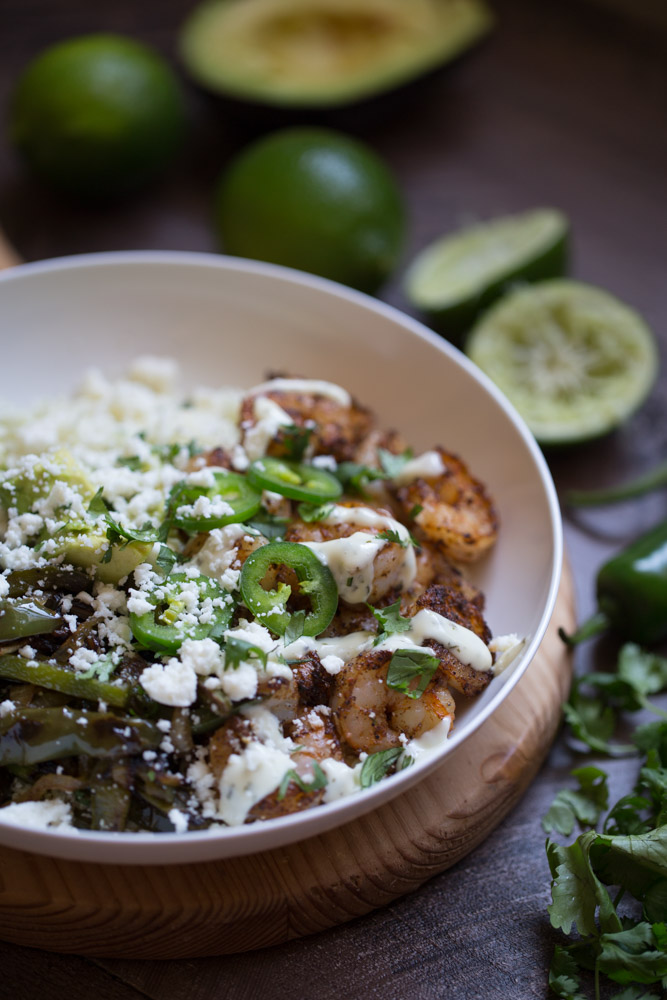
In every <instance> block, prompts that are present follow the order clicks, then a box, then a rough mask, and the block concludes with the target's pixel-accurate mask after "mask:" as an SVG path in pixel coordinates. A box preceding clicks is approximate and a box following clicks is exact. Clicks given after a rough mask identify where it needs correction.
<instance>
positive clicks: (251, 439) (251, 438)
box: [243, 396, 294, 462]
mask: <svg viewBox="0 0 667 1000" xmlns="http://www.w3.org/2000/svg"><path fill="white" fill-rule="evenodd" d="M254 413H255V420H256V423H255V424H253V425H252V426H251V427H247V428H245V427H244V432H245V433H244V438H243V447H244V449H245V452H246V455H247V456H248V458H249V459H250V461H251V462H254V461H255V459H257V458H262V456H263V455H265V454H266V449H267V447H268V445H269V442H270V441H273V439H274V438H275V437H276V435H277V434H278V431H279V430H280V428H281V427H289V426H290V425H291V424H293V423H294V421H293V420H292V418H291V417H290V415H289V413H285V411H284V410H283V408H282V406H278V404H277V403H276V402H274V400H273V399H269V398H268V396H258V397H257V399H256V400H255V403H254Z"/></svg>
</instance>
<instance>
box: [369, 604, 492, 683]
mask: <svg viewBox="0 0 667 1000" xmlns="http://www.w3.org/2000/svg"><path fill="white" fill-rule="evenodd" d="M411 621H412V624H411V626H410V629H409V630H408V631H407V632H400V633H398V634H396V635H392V636H389V638H388V639H385V640H384V641H383V642H381V643H380V644H379V645H378V646H376V649H390V650H396V649H409V648H411V647H420V646H422V645H423V643H424V642H426V640H427V639H433V640H435V641H436V642H439V643H440V644H441V645H442V646H444V647H445V648H446V649H449V650H450V651H451V652H452V653H453V654H454V656H455V657H456V658H457V660H460V661H461V663H465V664H466V665H467V666H469V667H472V668H473V670H479V671H480V672H484V671H486V670H490V669H491V666H492V662H493V657H492V656H491V653H490V651H489V649H488V647H487V646H486V645H485V643H484V642H483V641H482V640H481V639H480V637H479V636H478V635H476V634H475V633H474V632H473V631H472V630H471V629H469V628H465V626H463V625H458V624H457V623H456V622H452V621H450V620H449V618H445V617H443V615H439V614H438V613H437V611H431V610H430V608H422V610H421V611H418V612H417V614H416V615H415V616H414V618H412V619H411Z"/></svg>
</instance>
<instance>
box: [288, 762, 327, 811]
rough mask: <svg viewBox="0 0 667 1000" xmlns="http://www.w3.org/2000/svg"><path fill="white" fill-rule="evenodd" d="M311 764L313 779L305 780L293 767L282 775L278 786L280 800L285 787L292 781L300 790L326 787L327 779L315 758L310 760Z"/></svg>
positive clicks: (311, 790)
mask: <svg viewBox="0 0 667 1000" xmlns="http://www.w3.org/2000/svg"><path fill="white" fill-rule="evenodd" d="M312 764H313V780H312V781H306V779H305V778H302V777H301V775H300V774H297V772H296V771H295V770H294V769H290V770H289V771H287V772H286V773H285V775H284V776H283V780H282V781H281V782H280V788H279V789H278V800H279V801H280V800H282V799H284V798H285V796H286V795H287V789H288V787H289V785H290V783H291V782H292V781H293V782H294V784H295V785H298V787H299V788H300V789H301V791H302V792H317V791H319V790H320V788H326V786H327V784H328V779H327V776H326V774H325V773H324V771H323V770H322V768H321V767H320V765H319V764H318V763H317V761H316V760H314V761H313V762H312Z"/></svg>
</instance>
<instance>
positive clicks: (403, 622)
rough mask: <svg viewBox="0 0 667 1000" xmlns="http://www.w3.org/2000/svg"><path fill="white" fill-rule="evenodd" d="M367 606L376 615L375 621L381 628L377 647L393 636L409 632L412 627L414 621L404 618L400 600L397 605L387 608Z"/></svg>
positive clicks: (376, 641) (375, 643) (376, 640)
mask: <svg viewBox="0 0 667 1000" xmlns="http://www.w3.org/2000/svg"><path fill="white" fill-rule="evenodd" d="M367 606H368V607H369V608H370V610H371V611H372V612H373V614H374V615H375V619H376V621H377V623H378V625H379V626H380V628H379V631H378V634H377V636H376V637H375V642H374V645H375V646H377V645H379V643H381V642H383V641H384V640H385V639H388V638H389V636H391V635H396V634H397V633H398V632H407V631H408V630H409V629H410V626H411V625H412V619H411V618H404V617H403V615H402V614H401V602H400V599H399V600H398V601H396V603H395V604H390V605H389V606H388V607H386V608H374V607H373V606H372V605H371V604H369V605H367Z"/></svg>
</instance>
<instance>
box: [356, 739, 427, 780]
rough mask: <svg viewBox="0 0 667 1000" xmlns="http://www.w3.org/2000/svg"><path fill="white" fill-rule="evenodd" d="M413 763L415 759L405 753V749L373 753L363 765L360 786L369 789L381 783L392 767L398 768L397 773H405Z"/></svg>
mask: <svg viewBox="0 0 667 1000" xmlns="http://www.w3.org/2000/svg"><path fill="white" fill-rule="evenodd" d="M413 763H414V760H413V758H412V757H410V756H408V755H407V754H406V753H405V750H404V748H403V747H390V749H389V750H379V751H378V752H377V753H371V754H369V755H368V757H367V758H366V760H365V761H364V762H363V764H362V765H361V771H360V772H359V784H360V785H361V787H362V788H369V787H370V786H371V785H374V784H375V782H376V781H381V780H382V778H384V777H385V776H386V775H387V774H388V773H389V771H391V769H392V767H394V766H396V770H397V771H403V770H404V769H405V768H406V767H409V766H410V765H411V764H413Z"/></svg>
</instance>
